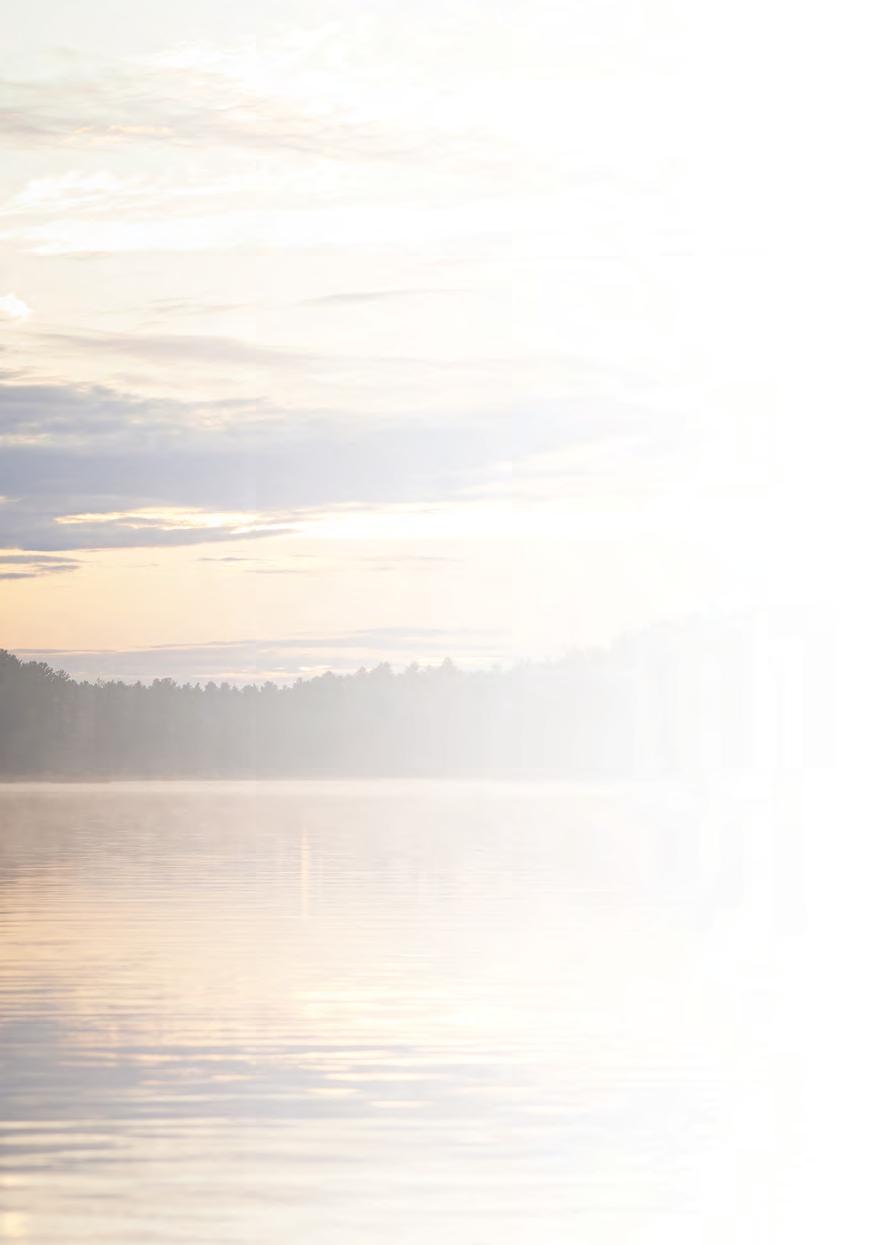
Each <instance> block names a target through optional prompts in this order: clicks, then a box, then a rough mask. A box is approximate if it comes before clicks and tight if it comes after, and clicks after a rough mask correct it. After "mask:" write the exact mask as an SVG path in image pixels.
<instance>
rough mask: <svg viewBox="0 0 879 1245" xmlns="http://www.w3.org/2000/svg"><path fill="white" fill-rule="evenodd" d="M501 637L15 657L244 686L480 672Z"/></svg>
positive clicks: (79, 671) (330, 638) (400, 632)
mask: <svg viewBox="0 0 879 1245" xmlns="http://www.w3.org/2000/svg"><path fill="white" fill-rule="evenodd" d="M502 641H503V637H502V636H501V635H499V633H497V632H496V631H493V630H489V629H482V628H461V629H443V628H438V627H377V628H365V629H362V630H354V631H349V632H336V633H332V632H331V633H328V634H327V635H323V636H321V635H312V634H304V635H292V636H282V637H279V638H274V639H265V640H255V639H241V640H226V641H215V642H213V643H208V644H177V645H174V644H165V645H154V646H151V647H148V648H140V649H18V650H16V653H17V656H19V657H20V658H21V659H22V660H23V661H46V662H48V663H49V665H52V666H55V667H56V668H61V669H65V670H67V672H68V673H69V674H71V675H72V676H73V677H74V678H84V679H94V678H121V679H125V680H134V679H152V678H166V677H170V678H174V679H177V680H180V681H200V682H206V681H208V680H211V679H213V680H217V681H219V680H223V679H226V680H228V681H230V682H236V683H246V682H253V681H262V680H264V679H276V680H278V681H282V682H283V681H291V680H293V679H296V678H298V677H301V676H305V675H308V674H310V673H313V672H314V670H315V669H333V670H337V671H340V672H343V671H350V670H356V669H358V667H360V666H361V665H369V664H375V663H376V662H378V661H382V660H392V661H395V662H397V663H407V662H409V661H413V660H424V659H431V658H432V659H434V660H436V661H441V660H442V659H443V658H444V657H446V656H452V657H454V658H455V660H460V661H462V662H467V661H469V662H472V663H475V664H482V665H485V664H487V663H490V662H491V661H493V660H495V658H496V657H497V656H498V655H499V654H500V653H501V652H502V651H503V643H502Z"/></svg>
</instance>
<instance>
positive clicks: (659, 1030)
mask: <svg viewBox="0 0 879 1245" xmlns="http://www.w3.org/2000/svg"><path fill="white" fill-rule="evenodd" d="M718 807H724V812H723V815H720V814H718ZM758 823H759V819H756V821H755V818H754V817H751V818H750V819H748V818H745V816H744V814H743V811H742V802H741V801H738V803H736V802H735V801H733V802H731V803H730V804H728V805H724V806H720V805H718V804H717V802H715V804H714V806H713V807H712V808H708V807H707V806H706V805H705V803H704V801H703V802H702V803H701V804H700V803H699V802H697V801H696V800H695V799H694V798H693V797H692V796H691V797H687V798H684V797H682V796H680V795H678V796H675V795H674V794H673V793H670V792H668V791H661V792H660V791H653V792H650V793H645V794H642V795H641V796H640V797H639V796H633V795H631V794H630V795H628V796H626V797H625V798H624V797H623V796H621V795H620V794H619V793H613V792H610V791H607V792H603V793H602V792H596V791H594V790H593V791H590V790H587V789H578V788H573V787H567V788H563V787H557V788H553V787H546V786H544V787H539V786H534V787H531V786H514V785H510V786H501V785H498V786H488V785H486V786H479V785H467V784H448V785H440V784H436V785H434V784H427V783H423V784H419V783H408V784H391V783H375V784H367V783H363V784H355V783H350V784H344V783H338V784H333V783H299V784H293V783H290V784H267V785H265V786H258V785H247V784H241V785H234V784H203V785H196V784H193V785H187V784H167V785H166V784H153V785H143V786H136V785H127V784H120V785H115V786H106V787H62V786H54V787H53V786H43V787H24V786H19V787H6V788H0V1059H2V1086H3V1089H2V1106H0V1129H2V1132H0V1241H4V1242H6V1241H15V1242H30V1243H31V1245H59V1243H63V1245H76V1243H78V1242H86V1241H88V1242H106V1243H108V1245H141V1243H142V1242H143V1243H146V1242H162V1243H165V1242H168V1243H170V1242H181V1243H183V1242H186V1243H187V1245H189V1243H194V1242H206V1243H211V1245H222V1243H223V1242H234V1243H235V1245H245V1243H246V1245H252V1243H257V1245H291V1243H292V1242H297V1243H298V1242H305V1243H307V1245H322V1243H327V1245H372V1243H376V1245H378V1243H379V1242H381V1243H382V1245H388V1243H395V1245H440V1243H442V1245H447V1243H449V1242H452V1241H454V1242H456V1243H459V1245H501V1243H503V1245H521V1243H524V1242H528V1243H529V1245H531V1243H532V1242H533V1243H534V1245H538V1243H540V1245H543V1243H548V1245H566V1243H567V1242H578V1243H580V1242H590V1243H591V1242H598V1243H599V1245H605V1243H608V1245H616V1243H617V1242H619V1243H620V1245H641V1243H642V1242H650V1243H651V1245H652V1243H654V1242H663V1243H665V1242H669V1243H671V1242H674V1243H675V1245H686V1243H689V1242H692V1243H693V1245H696V1243H697V1242H698V1245H703V1243H704V1242H708V1241H711V1242H717V1241H733V1240H735V1241H739V1240H742V1241H748V1242H762V1241H764V1240H765V1241H766V1242H769V1241H771V1240H772V1239H773V1238H772V1213H773V1212H772V1203H773V1190H772V1188H771V1181H770V1180H769V1178H768V1174H767V1173H768V1160H769V1159H770V1158H771V1157H772V1155H773V1153H774V1152H775V1151H776V1150H777V1149H778V1148H779V1145H780V1144H781V1141H780V1137H781V1133H782V1131H783V1128H782V1126H783V1123H784V1115H785V1112H784V1110H783V1109H782V1108H783V1104H782V1107H780V1106H779V1092H778V1087H779V1085H784V1083H785V1079H784V1068H783V1067H780V1066H779V1065H780V1064H784V1063H785V1061H784V1060H783V1059H782V1058H781V1057H780V1053H779V1052H778V1050H777V1049H776V1045H775V1044H774V1043H773V1038H772V1027H771V1024H770V1016H771V1010H772V1007H771V1004H772V1000H773V997H774V984H773V983H774V977H773V965H772V957H771V954H770V947H771V945H772V939H771V937H770V930H771V926H772V924H773V921H774V919H775V917H774V915H773V913H774V905H775V899H774V898H773V895H772V893H771V885H770V883H771V877H770V874H771V870H770V869H769V866H768V864H767V861H768V859H769V854H770V853H771V849H770V847H769V846H767V843H768V839H767V836H766V835H764V834H762V833H761V828H760V825H759V824H758Z"/></svg>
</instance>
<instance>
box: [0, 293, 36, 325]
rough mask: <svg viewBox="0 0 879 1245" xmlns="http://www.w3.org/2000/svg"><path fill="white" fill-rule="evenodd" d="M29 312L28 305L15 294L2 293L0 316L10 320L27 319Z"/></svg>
mask: <svg viewBox="0 0 879 1245" xmlns="http://www.w3.org/2000/svg"><path fill="white" fill-rule="evenodd" d="M31 314H32V312H31V309H30V307H29V306H28V305H27V303H26V302H25V301H24V300H23V299H21V298H19V297H18V295H17V294H4V295H3V296H2V298H0V316H6V317H7V318H8V319H10V320H27V319H28V317H29V316H30V315H31Z"/></svg>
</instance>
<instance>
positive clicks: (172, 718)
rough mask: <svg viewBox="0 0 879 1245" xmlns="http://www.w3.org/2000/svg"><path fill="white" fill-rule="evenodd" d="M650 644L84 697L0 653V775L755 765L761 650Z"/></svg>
mask: <svg viewBox="0 0 879 1245" xmlns="http://www.w3.org/2000/svg"><path fill="white" fill-rule="evenodd" d="M712 637H713V638H711V639H710V641H709V642H708V643H707V644H706V642H705V637H704V636H703V635H701V634H700V635H699V636H694V634H693V632H692V630H690V631H688V630H687V629H686V628H677V629H676V628H666V629H656V630H654V631H652V632H649V633H646V635H645V636H642V637H637V638H635V639H630V640H627V641H625V642H623V643H620V644H617V645H616V646H615V647H614V648H612V649H610V650H606V651H601V652H592V653H586V654H578V655H573V656H570V657H568V658H565V659H564V660H560V661H556V662H549V663H526V664H522V665H519V666H517V667H515V668H513V669H510V670H499V669H496V670H492V671H484V672H464V671H461V670H459V669H457V668H456V667H455V666H454V665H453V664H452V663H451V662H450V661H446V662H445V663H443V664H442V665H441V666H436V667H427V668H425V667H417V666H412V667H410V668H409V669H407V670H405V671H403V672H401V673H394V672H393V671H392V670H391V668H390V667H389V666H388V665H387V664H382V665H379V666H377V667H375V669H372V670H369V671H366V670H361V671H359V672H358V673H356V674H350V675H334V674H325V675H322V676H320V677H318V678H312V679H309V680H302V681H299V682H297V683H294V684H292V685H290V686H276V685H275V684H273V683H263V684H261V685H250V686H246V687H238V686H230V685H228V684H222V685H219V686H218V685H216V684H214V683H207V684H206V685H200V684H177V683H175V682H173V681H172V680H171V679H155V680H153V681H152V682H151V683H149V684H142V683H134V684H131V683H123V682H118V681H106V682H105V681H98V682H93V683H89V682H76V681H74V680H72V679H70V678H69V677H68V676H67V675H66V674H65V673H63V672H61V671H58V670H54V669H52V668H51V667H50V666H48V665H46V664H45V663H43V662H21V661H19V660H18V658H16V657H15V656H14V655H12V654H11V653H8V652H4V651H0V776H3V777H7V778H9V777H14V778H25V777H58V778H65V777H83V778H85V777H95V778H99V777H118V778H140V777H206V778H209V777H286V776H290V777H293V776H320V775H328V776H329V775H351V776H356V775H363V776H367V775H412V776H415V775H458V776H467V775H472V776H478V775H508V774H520V775H523V776H528V775H556V776H570V775H592V776H602V775H605V776H614V775H623V774H629V773H633V772H637V773H648V774H664V773H675V772H677V771H680V770H681V769H692V768H700V767H701V768H705V767H707V768H711V769H716V768H718V767H720V768H732V769H738V768H742V767H746V766H748V765H752V764H754V763H756V762H757V761H758V760H759V756H758V753H759V749H760V748H761V746H762V745H761V730H760V724H761V721H762V717H763V716H765V712H766V707H765V705H764V704H763V700H764V699H765V689H764V688H762V685H761V681H760V678H759V677H758V676H759V670H758V669H757V666H758V665H759V661H758V660H757V659H756V658H755V654H754V651H753V646H752V645H749V644H748V643H746V642H743V637H742V636H741V635H740V634H739V633H738V632H736V631H735V630H734V629H731V630H729V631H728V632H724V633H721V634H720V635H719V638H718V634H717V633H714V632H712Z"/></svg>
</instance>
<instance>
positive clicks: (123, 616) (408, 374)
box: [0, 0, 807, 680]
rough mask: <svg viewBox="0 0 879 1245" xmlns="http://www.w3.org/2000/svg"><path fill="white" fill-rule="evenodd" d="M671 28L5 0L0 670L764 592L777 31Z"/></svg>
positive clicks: (514, 644)
mask: <svg viewBox="0 0 879 1245" xmlns="http://www.w3.org/2000/svg"><path fill="white" fill-rule="evenodd" d="M705 7H706V6H704V5H700V4H697V3H695V2H690V0H613V2H612V3H611V2H610V0H574V2H569V0H539V2H538V0H503V2H502V3H500V2H496V0H481V2H480V3H479V4H473V3H472V2H471V3H463V2H462V0H447V2H446V3H444V4H442V5H436V4H427V3H423V2H422V0H410V2H409V3H406V4H402V3H399V2H398V3H388V2H387V0H379V2H375V3H371V4H370V5H368V6H366V5H363V4H362V3H355V2H353V0H322V2H321V3H304V2H301V0H299V2H297V0H285V2H284V3H280V2H278V3H275V2H274V0H253V3H251V4H249V5H246V6H245V5H241V4H239V3H232V2H231V0H210V2H209V3H208V0H175V2H174V3H173V4H172V3H170V2H169V0H154V3H152V4H151V5H149V6H133V5H132V6H126V7H125V12H124V20H123V14H122V13H121V11H120V6H119V5H118V3H112V4H111V3H109V0H78V2H77V3H76V4H70V3H68V2H67V0H63V2H62V0H32V3H30V4H29V5H28V6H26V7H25V8H24V9H23V10H21V9H19V6H13V5H11V4H10V3H8V0H2V2H0V16H3V17H4V21H3V28H4V32H5V35H4V42H5V55H4V66H3V82H2V85H0V147H2V159H0V645H3V646H5V647H7V648H9V649H12V650H13V651H15V652H17V653H19V654H21V655H26V656H31V655H33V656H39V657H45V658H46V660H49V661H51V662H52V663H53V664H55V665H61V666H64V667H65V668H66V669H68V670H69V671H70V672H71V673H74V674H78V675H85V676H88V677H92V676H95V675H103V676H113V677H124V678H136V677H140V678H143V677H153V676H163V675H166V674H170V675H173V676H174V677H175V678H198V679H202V680H203V679H206V678H229V679H234V680H242V679H250V678H275V679H281V680H286V679H291V678H295V677H298V676H300V675H305V676H308V675H310V674H319V673H321V672H323V671H324V670H327V669H333V670H339V671H343V670H348V669H354V668H356V667H358V666H359V665H361V664H366V665H371V664H374V663H375V662H377V661H390V662H391V663H392V664H394V665H395V666H396V665H400V664H403V663H408V662H410V661H413V660H417V661H422V662H424V661H426V662H433V661H438V660H441V659H442V658H443V657H445V656H451V657H453V658H454V659H455V660H456V661H459V662H461V663H462V664H464V665H471V666H488V665H491V664H494V663H495V662H501V663H506V662H508V661H514V660H517V659H519V658H522V657H532V658H544V657H553V656H558V655H560V654H563V653H564V652H567V651H569V650H571V649H575V648H581V647H588V646H591V645H601V644H606V643H609V642H611V641H612V640H613V639H614V638H615V637H616V636H618V635H620V634H621V633H623V632H627V631H631V630H633V629H634V630H637V629H639V628H642V627H648V626H650V625H651V624H653V623H655V622H657V621H660V620H663V619H666V618H670V617H684V616H690V615H693V614H694V613H695V614H699V613H704V612H706V611H714V610H730V609H733V610H735V609H740V608H742V607H743V604H747V603H749V602H752V601H753V600H755V599H761V598H762V597H763V596H764V595H765V593H766V592H767V590H770V591H771V587H772V584H773V583H774V582H775V580H776V579H777V564H778V562H777V560H778V551H779V547H780V546H785V539H786V533H785V529H784V525H783V524H782V525H781V526H779V524H778V522H777V521H776V520H777V517H778V514H779V513H780V511H785V512H789V509H790V508H789V507H788V506H787V505H786V503H785V502H784V501H783V500H781V501H780V498H781V497H782V494H783V491H784V489H785V487H788V485H787V484H786V483H785V481H786V480H789V478H790V473H789V472H788V473H787V475H786V474H785V472H784V470H782V467H783V458H784V454H783V453H782V452H781V449H780V447H783V448H785V449H786V448H787V447H788V441H787V440H786V438H787V433H786V432H785V428H784V426H783V425H782V427H781V431H779V426H778V424H777V420H776V418H775V416H776V413H777V411H776V406H777V404H776V397H777V392H778V370H779V365H780V361H781V363H783V361H784V360H785V358H786V357H789V356H790V355H791V353H792V352H793V351H794V349H795V346H796V333H795V331H794V328H792V327H791V326H792V324H793V325H794V326H795V324H796V315H795V312H796V309H797V307H798V306H799V303H798V302H797V299H796V298H794V299H792V298H791V295H790V281H791V276H792V273H795V272H798V271H799V270H800V264H799V258H798V251H797V244H798V241H799V238H798V229H801V228H802V225H801V224H799V223H798V222H800V220H801V217H800V215H799V214H795V213H793V212H792V211H791V195H792V193H793V192H792V190H791V188H790V183H791V178H792V172H791V169H792V168H793V166H794V164H795V163H796V161H797V159H800V158H801V157H802V150H801V148H800V146H798V144H797V142H791V141H790V136H789V134H787V137H786V138H785V145H784V147H783V150H784V151H785V152H786V160H787V163H786V165H782V164H780V161H779V150H780V149H781V148H780V146H779V140H780V138H782V137H785V134H786V133H787V132H786V131H785V130H784V127H785V124H786V112H785V105H782V106H780V107H779V106H776V105H777V101H778V98H779V92H778V78H777V60H776V57H777V53H778V48H779V46H780V44H779V42H778V39H777V38H776V40H775V41H774V42H773V20H776V21H777V24H779V30H777V31H775V32H774V33H775V35H779V34H780V37H782V38H784V37H786V34H785V31H786V27H785V25H784V20H783V19H784V15H783V14H782V13H781V12H780V10H779V11H776V10H772V11H770V13H769V14H767V13H766V12H765V10H763V9H762V8H760V7H759V6H749V5H748V4H745V5H744V6H740V7H738V8H737V10H736V12H735V13H734V14H733V13H730V14H724V13H722V12H721V13H718V12H714V13H712V14H711V15H710V20H709V21H706V20H705V13H704V9H705ZM782 7H783V6H782ZM758 33H759V38H758V37H757V35H758ZM800 33H802V27H801V31H800ZM795 79H796V76H795V74H791V75H789V80H788V82H787V85H788V88H789V87H790V84H791V82H792V81H795ZM782 323H784V324H786V325H787V336H786V338H785V337H784V334H783V333H780V328H779V326H780V324H782ZM800 443H801V442H799V441H798V444H800ZM796 487H799V486H796ZM779 489H781V490H782V492H781V493H780V492H779ZM785 547H786V548H787V554H786V560H787V562H788V563H790V562H791V559H792V558H793V560H794V561H796V559H797V558H800V559H801V560H803V561H805V560H806V558H807V554H806V552H805V551H801V552H800V553H797V554H793V555H792V554H791V551H790V546H789V544H788V545H787V546H785Z"/></svg>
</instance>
